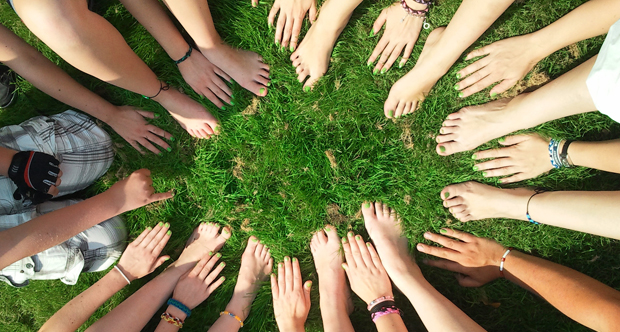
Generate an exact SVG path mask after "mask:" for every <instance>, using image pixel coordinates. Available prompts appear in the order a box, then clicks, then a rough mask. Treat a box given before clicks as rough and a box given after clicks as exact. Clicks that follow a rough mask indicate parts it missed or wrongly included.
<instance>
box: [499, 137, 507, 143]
mask: <svg viewBox="0 0 620 332" xmlns="http://www.w3.org/2000/svg"><path fill="white" fill-rule="evenodd" d="M498 141H500V142H504V141H506V138H504V137H502V138H500V139H498Z"/></svg>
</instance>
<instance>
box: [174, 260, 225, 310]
mask: <svg viewBox="0 0 620 332" xmlns="http://www.w3.org/2000/svg"><path fill="white" fill-rule="evenodd" d="M220 257H222V255H221V254H220V253H217V254H213V253H212V252H210V253H208V254H207V255H205V256H204V257H203V258H202V259H201V260H200V261H198V264H196V266H195V267H194V268H193V269H192V270H190V271H188V272H187V273H185V274H184V275H183V276H182V277H181V279H179V282H178V283H177V285H176V287H175V288H174V293H173V295H172V298H174V299H175V300H177V301H179V302H181V303H183V304H184V305H185V306H187V307H188V308H189V309H190V310H191V309H194V308H196V307H197V306H198V305H199V304H201V303H202V302H203V301H204V300H206V299H207V298H208V297H209V295H211V294H212V293H213V291H215V290H216V289H217V288H218V287H220V285H221V284H222V283H223V282H224V280H225V279H226V278H225V277H224V276H222V277H220V278H219V279H217V280H215V278H217V275H218V274H220V272H222V270H223V269H224V266H226V263H224V262H221V263H220V264H218V265H217V267H216V268H215V269H213V267H214V266H215V263H217V261H218V260H219V259H220ZM211 270H213V271H211Z"/></svg>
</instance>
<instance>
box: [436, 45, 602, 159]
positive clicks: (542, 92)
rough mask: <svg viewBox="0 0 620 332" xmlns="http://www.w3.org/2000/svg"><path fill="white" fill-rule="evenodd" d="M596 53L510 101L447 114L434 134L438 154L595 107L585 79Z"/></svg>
mask: <svg viewBox="0 0 620 332" xmlns="http://www.w3.org/2000/svg"><path fill="white" fill-rule="evenodd" d="M595 61H596V56H595V57H592V58H591V59H590V60H588V61H586V62H584V63H582V64H581V65H579V66H578V67H576V68H575V69H573V70H571V71H569V72H568V73H566V74H564V75H562V76H560V77H559V78H557V79H555V80H553V81H551V82H550V83H549V84H547V85H545V86H543V87H542V88H540V89H538V90H536V91H534V92H532V93H528V94H522V95H519V96H517V97H515V98H513V99H512V100H506V99H504V100H496V101H493V102H490V103H487V104H484V105H480V106H473V107H465V108H463V109H461V110H460V111H458V112H456V113H452V114H450V115H448V118H447V119H446V121H444V123H443V126H442V127H441V129H440V135H439V136H438V137H437V143H439V144H438V145H437V153H438V154H440V155H442V156H447V155H450V154H453V153H456V152H462V151H468V150H472V149H475V148H476V147H478V146H480V145H481V144H484V143H486V142H488V141H490V140H492V139H494V138H498V137H501V136H504V135H506V134H509V133H511V132H513V131H515V130H519V129H526V128H530V127H533V126H536V125H539V124H541V123H545V122H547V121H551V120H555V119H559V118H563V117H566V116H570V115H574V114H579V113H586V112H592V111H595V110H596V106H594V102H593V101H592V97H590V93H589V92H588V88H587V86H586V79H587V77H588V75H589V73H590V71H591V70H592V67H593V66H594V62H595Z"/></svg>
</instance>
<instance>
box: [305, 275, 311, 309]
mask: <svg viewBox="0 0 620 332" xmlns="http://www.w3.org/2000/svg"><path fill="white" fill-rule="evenodd" d="M310 291H312V281H310V280H308V281H306V282H305V283H304V295H305V299H306V305H308V308H310Z"/></svg>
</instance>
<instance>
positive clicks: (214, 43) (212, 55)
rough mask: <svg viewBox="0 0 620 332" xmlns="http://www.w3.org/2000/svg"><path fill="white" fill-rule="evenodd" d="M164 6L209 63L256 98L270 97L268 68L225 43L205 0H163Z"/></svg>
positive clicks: (256, 57) (258, 56) (249, 53)
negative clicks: (268, 91) (268, 94)
mask: <svg viewBox="0 0 620 332" xmlns="http://www.w3.org/2000/svg"><path fill="white" fill-rule="evenodd" d="M164 3H165V4H166V6H168V8H169V9H170V11H171V12H172V14H174V16H175V17H176V18H177V19H178V20H179V22H181V25H183V27H184V28H185V30H187V32H188V33H189V35H190V36H191V37H192V39H194V41H195V42H196V45H197V46H198V49H199V50H200V52H202V54H204V56H205V57H206V58H207V59H208V60H209V61H211V62H212V63H213V64H214V65H216V66H217V67H219V68H220V69H221V70H223V71H224V72H225V73H226V74H228V75H229V76H230V77H232V78H233V79H234V80H235V81H236V82H237V83H239V85H241V86H242V87H244V88H245V89H247V90H249V91H250V92H252V93H254V94H255V95H257V96H266V95H267V84H268V83H269V66H268V65H267V64H265V63H263V58H262V57H261V56H260V55H258V54H256V53H254V52H250V51H245V50H240V49H235V48H232V47H230V46H228V45H226V44H225V43H224V42H223V41H222V39H221V38H220V36H219V35H218V33H217V31H216V30H215V25H214V24H213V19H212V17H211V11H210V10H209V4H208V3H207V1H206V0H184V1H168V0H164Z"/></svg>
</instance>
